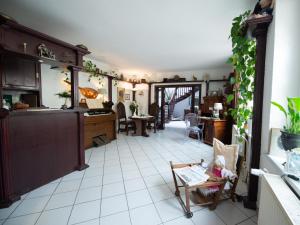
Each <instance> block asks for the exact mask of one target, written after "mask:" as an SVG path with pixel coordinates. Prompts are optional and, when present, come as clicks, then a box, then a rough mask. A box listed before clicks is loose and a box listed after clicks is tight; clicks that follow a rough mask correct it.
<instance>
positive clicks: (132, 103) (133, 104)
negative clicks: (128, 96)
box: [129, 101, 139, 115]
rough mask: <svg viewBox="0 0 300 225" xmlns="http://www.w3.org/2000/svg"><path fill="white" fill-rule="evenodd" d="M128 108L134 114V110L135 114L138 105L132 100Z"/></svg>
mask: <svg viewBox="0 0 300 225" xmlns="http://www.w3.org/2000/svg"><path fill="white" fill-rule="evenodd" d="M129 109H130V111H131V114H132V115H134V112H136V114H138V109H139V105H138V104H137V103H136V101H133V102H131V103H130V105H129Z"/></svg>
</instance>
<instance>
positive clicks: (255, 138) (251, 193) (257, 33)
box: [244, 16, 272, 209]
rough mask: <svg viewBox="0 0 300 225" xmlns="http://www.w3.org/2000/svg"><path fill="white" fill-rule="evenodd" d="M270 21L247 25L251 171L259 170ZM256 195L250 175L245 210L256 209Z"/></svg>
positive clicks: (255, 182) (256, 184) (255, 21)
mask: <svg viewBox="0 0 300 225" xmlns="http://www.w3.org/2000/svg"><path fill="white" fill-rule="evenodd" d="M271 21H272V16H267V17H265V18H260V19H254V20H253V19H252V20H249V21H248V22H247V23H248V25H249V28H250V29H252V28H253V31H252V35H253V37H255V38H256V42H257V47H256V65H255V70H256V76H255V80H254V84H255V89H254V98H253V125H252V141H251V151H252V153H251V160H250V166H251V168H253V169H258V168H260V155H261V134H262V133H261V131H262V112H263V97H264V77H265V58H266V44H267V32H268V27H269V25H270V23H271ZM257 194H258V177H257V176H254V175H251V174H250V177H249V184H248V196H247V199H246V201H244V205H245V207H247V208H252V209H256V207H257V206H256V201H257Z"/></svg>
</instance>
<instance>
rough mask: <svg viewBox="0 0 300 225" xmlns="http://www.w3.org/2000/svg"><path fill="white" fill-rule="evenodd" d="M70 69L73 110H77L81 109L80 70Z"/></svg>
mask: <svg viewBox="0 0 300 225" xmlns="http://www.w3.org/2000/svg"><path fill="white" fill-rule="evenodd" d="M68 69H69V70H70V72H71V108H77V107H79V89H78V72H79V71H80V69H78V68H76V67H73V66H71V67H69V68H68Z"/></svg>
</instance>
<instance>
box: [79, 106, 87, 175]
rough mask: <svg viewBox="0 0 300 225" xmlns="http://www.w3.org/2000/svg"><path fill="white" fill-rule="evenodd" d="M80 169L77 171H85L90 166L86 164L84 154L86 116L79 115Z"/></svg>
mask: <svg viewBox="0 0 300 225" xmlns="http://www.w3.org/2000/svg"><path fill="white" fill-rule="evenodd" d="M78 127H79V129H78V148H79V149H80V150H79V151H78V167H77V168H76V169H77V170H84V169H86V168H88V167H89V166H88V165H87V164H86V163H85V153H84V149H85V148H84V114H83V113H80V112H79V113H78Z"/></svg>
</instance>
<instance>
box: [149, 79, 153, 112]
mask: <svg viewBox="0 0 300 225" xmlns="http://www.w3.org/2000/svg"><path fill="white" fill-rule="evenodd" d="M151 92H152V90H151V84H148V113H150V105H151Z"/></svg>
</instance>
